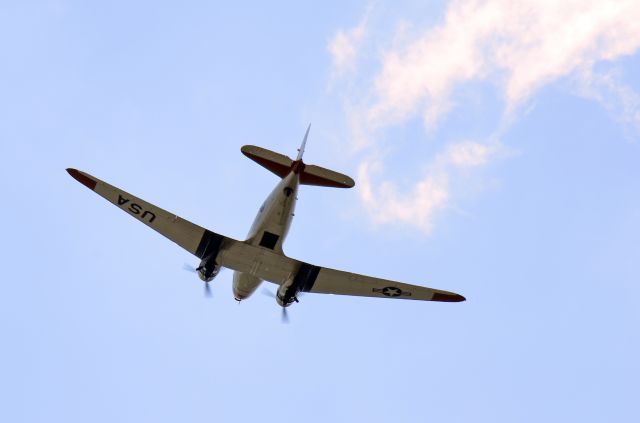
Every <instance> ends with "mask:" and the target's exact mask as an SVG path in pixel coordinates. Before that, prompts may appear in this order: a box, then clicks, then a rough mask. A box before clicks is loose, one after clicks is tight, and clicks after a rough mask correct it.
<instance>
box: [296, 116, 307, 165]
mask: <svg viewBox="0 0 640 423" xmlns="http://www.w3.org/2000/svg"><path fill="white" fill-rule="evenodd" d="M310 129H311V123H309V126H307V132H305V133H304V139H303V140H302V145H301V146H300V148H299V149H298V157H297V158H296V160H302V156H303V155H304V148H305V147H306V145H307V137H308V136H309V130H310Z"/></svg>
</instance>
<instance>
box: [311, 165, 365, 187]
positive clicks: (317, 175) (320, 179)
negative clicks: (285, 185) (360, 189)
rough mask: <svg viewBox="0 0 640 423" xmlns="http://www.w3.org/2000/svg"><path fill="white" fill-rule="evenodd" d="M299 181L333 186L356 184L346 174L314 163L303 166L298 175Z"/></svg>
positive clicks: (351, 185)
mask: <svg viewBox="0 0 640 423" xmlns="http://www.w3.org/2000/svg"><path fill="white" fill-rule="evenodd" d="M300 183H301V184H303V185H318V186H321V187H334V188H352V187H353V186H354V185H355V184H356V183H355V182H354V180H353V179H351V178H350V177H348V176H347V175H344V174H342V173H338V172H334V171H333V170H329V169H325V168H324V167H320V166H316V165H305V166H304V170H303V171H302V174H301V175H300Z"/></svg>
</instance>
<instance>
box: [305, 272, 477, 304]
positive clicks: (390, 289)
mask: <svg viewBox="0 0 640 423" xmlns="http://www.w3.org/2000/svg"><path fill="white" fill-rule="evenodd" d="M306 291H308V292H315V293H319V294H338V295H356V296H359V297H378V298H398V299H405V300H422V301H442V302H460V301H464V300H465V298H464V297H463V296H462V295H458V294H455V293H453V292H449V291H442V290H439V289H433V288H426V287H424V286H418V285H410V284H407V283H402V282H395V281H390V280H386V279H379V278H374V277H371V276H364V275H359V274H357V273H349V272H343V271H341V270H335V269H329V268H326V267H321V268H320V270H319V271H318V274H317V277H316V279H315V281H314V283H313V284H310V286H308V287H307V289H306Z"/></svg>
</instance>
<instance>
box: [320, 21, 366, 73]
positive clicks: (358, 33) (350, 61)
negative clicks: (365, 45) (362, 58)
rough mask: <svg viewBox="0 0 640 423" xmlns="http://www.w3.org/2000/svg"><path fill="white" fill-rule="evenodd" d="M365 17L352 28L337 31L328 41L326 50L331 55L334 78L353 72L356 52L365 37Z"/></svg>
mask: <svg viewBox="0 0 640 423" xmlns="http://www.w3.org/2000/svg"><path fill="white" fill-rule="evenodd" d="M366 30H367V16H366V15H365V17H364V18H363V19H362V20H361V21H360V23H359V24H358V25H357V26H355V27H354V28H350V29H347V30H343V29H341V30H338V32H336V34H335V35H334V36H333V38H332V39H331V40H330V41H329V44H328V46H327V50H328V51H329V54H331V60H332V65H333V72H334V77H339V76H342V75H344V74H345V73H347V72H352V71H355V64H356V59H357V55H358V51H359V49H360V47H361V45H362V41H363V40H364V37H365V35H366Z"/></svg>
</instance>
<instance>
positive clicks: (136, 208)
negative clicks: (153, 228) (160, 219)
mask: <svg viewBox="0 0 640 423" xmlns="http://www.w3.org/2000/svg"><path fill="white" fill-rule="evenodd" d="M118 205H119V206H120V207H122V208H123V209H125V210H127V211H128V212H129V213H131V214H135V215H138V216H140V220H145V219H146V220H148V221H149V223H152V222H153V221H154V220H156V215H155V214H154V213H153V212H150V211H149V210H145V209H144V208H142V206H141V205H140V204H136V203H130V200H129V199H128V198H124V197H123V196H122V195H120V194H118ZM126 206H128V207H126Z"/></svg>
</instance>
